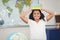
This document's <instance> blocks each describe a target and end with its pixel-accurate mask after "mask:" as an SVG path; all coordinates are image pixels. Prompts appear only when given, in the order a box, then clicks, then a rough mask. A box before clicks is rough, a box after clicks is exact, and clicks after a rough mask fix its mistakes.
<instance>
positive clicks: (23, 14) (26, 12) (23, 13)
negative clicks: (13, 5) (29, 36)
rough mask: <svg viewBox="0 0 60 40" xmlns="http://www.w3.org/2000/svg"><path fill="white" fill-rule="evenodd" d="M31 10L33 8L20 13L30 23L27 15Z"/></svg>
mask: <svg viewBox="0 0 60 40" xmlns="http://www.w3.org/2000/svg"><path fill="white" fill-rule="evenodd" d="M29 12H31V9H29V10H26V11H25V12H22V13H21V15H20V18H21V19H22V20H23V21H24V22H25V23H28V18H27V17H26V15H27V14H28V13H29Z"/></svg>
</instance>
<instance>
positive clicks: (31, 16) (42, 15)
mask: <svg viewBox="0 0 60 40" xmlns="http://www.w3.org/2000/svg"><path fill="white" fill-rule="evenodd" d="M36 10H37V11H39V12H40V15H41V17H40V18H39V19H43V20H44V17H45V16H44V14H43V13H42V12H41V10H38V9H36ZM36 10H32V12H31V14H30V15H29V19H32V20H34V18H33V12H34V11H36ZM44 21H45V20H44Z"/></svg>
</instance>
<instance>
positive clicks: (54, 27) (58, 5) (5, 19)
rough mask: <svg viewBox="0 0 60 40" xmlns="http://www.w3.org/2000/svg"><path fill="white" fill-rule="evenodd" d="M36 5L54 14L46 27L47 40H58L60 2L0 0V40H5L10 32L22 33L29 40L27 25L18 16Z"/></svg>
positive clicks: (50, 0) (57, 0)
mask: <svg viewBox="0 0 60 40" xmlns="http://www.w3.org/2000/svg"><path fill="white" fill-rule="evenodd" d="M38 5H40V6H43V7H44V8H46V9H50V10H52V11H54V13H55V16H54V17H53V18H52V19H51V20H50V21H49V22H47V25H46V32H47V40H60V38H59V37H60V0H0V40H7V38H8V35H10V34H11V33H12V32H20V33H23V34H25V35H26V37H27V39H28V40H30V30H29V25H28V24H26V23H24V22H23V21H22V20H21V19H20V14H21V12H23V11H26V10H28V9H29V7H30V6H38ZM42 12H43V11H42ZM43 14H44V15H45V16H46V15H47V13H46V12H43ZM27 18H29V14H28V15H27Z"/></svg>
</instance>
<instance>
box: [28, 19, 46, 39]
mask: <svg viewBox="0 0 60 40" xmlns="http://www.w3.org/2000/svg"><path fill="white" fill-rule="evenodd" d="M28 24H29V26H30V32H31V34H30V36H31V39H35V40H46V27H45V25H46V21H44V20H43V19H41V20H40V21H39V22H38V23H36V22H35V21H33V20H31V19H29V20H28Z"/></svg>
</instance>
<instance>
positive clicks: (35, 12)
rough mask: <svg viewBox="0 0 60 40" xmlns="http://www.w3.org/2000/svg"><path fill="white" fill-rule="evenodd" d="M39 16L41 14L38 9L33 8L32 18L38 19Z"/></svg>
mask: <svg viewBox="0 0 60 40" xmlns="http://www.w3.org/2000/svg"><path fill="white" fill-rule="evenodd" d="M40 16H41V15H40V12H39V11H37V10H35V11H34V12H33V18H34V20H39V18H40Z"/></svg>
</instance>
